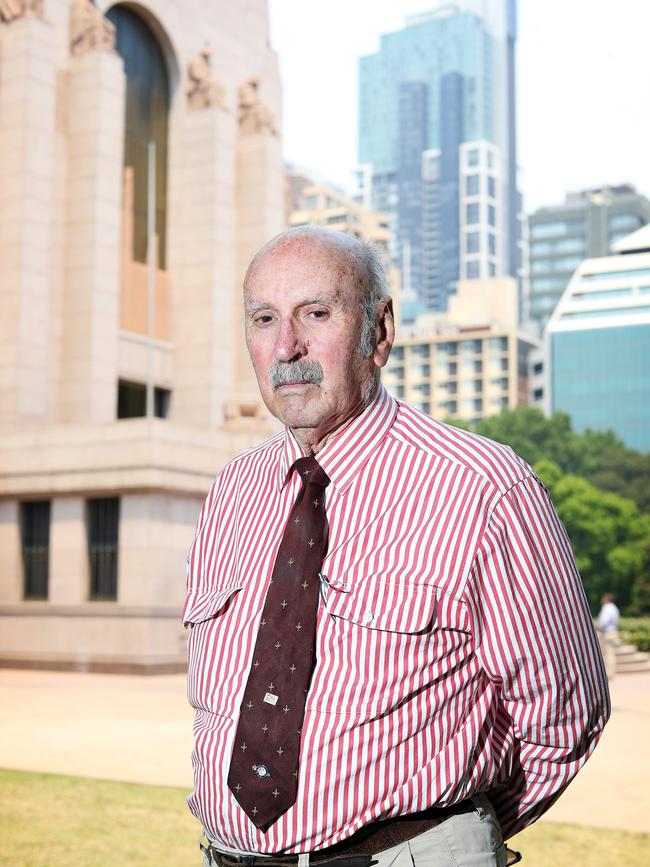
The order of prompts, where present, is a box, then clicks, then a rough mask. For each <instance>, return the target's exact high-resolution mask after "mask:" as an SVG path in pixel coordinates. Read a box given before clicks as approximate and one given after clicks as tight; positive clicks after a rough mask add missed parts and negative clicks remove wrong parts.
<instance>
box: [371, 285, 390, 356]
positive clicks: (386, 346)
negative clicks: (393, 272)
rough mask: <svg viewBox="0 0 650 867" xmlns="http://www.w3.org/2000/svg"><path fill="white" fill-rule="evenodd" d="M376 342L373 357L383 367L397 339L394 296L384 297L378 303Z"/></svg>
mask: <svg viewBox="0 0 650 867" xmlns="http://www.w3.org/2000/svg"><path fill="white" fill-rule="evenodd" d="M375 335H376V343H375V351H374V352H373V354H372V359H373V361H374V362H375V364H376V365H377V367H383V366H384V365H385V364H386V362H387V361H388V356H389V355H390V351H391V349H392V346H393V341H394V340H395V320H394V317H393V300H392V298H388V297H386V298H382V299H381V301H380V302H379V304H377V326H376V330H375Z"/></svg>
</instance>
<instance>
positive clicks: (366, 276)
mask: <svg viewBox="0 0 650 867" xmlns="http://www.w3.org/2000/svg"><path fill="white" fill-rule="evenodd" d="M293 249H302V250H305V251H309V250H312V251H313V252H314V254H316V255H318V256H320V257H322V258H323V259H324V260H325V261H327V262H328V264H329V267H331V269H332V271H333V272H334V273H336V274H337V275H338V276H339V278H340V279H349V280H351V282H352V283H353V284H354V286H355V287H356V289H357V293H358V298H359V304H360V305H361V308H362V316H363V318H362V324H361V333H360V336H359V352H360V353H361V355H363V356H364V357H366V358H367V357H369V356H370V355H371V354H372V350H373V335H374V330H375V326H376V318H377V304H378V303H379V302H380V301H381V300H382V298H387V297H389V293H388V287H387V285H386V276H385V273H384V266H383V263H382V261H381V259H380V257H379V254H378V253H377V250H376V249H375V248H374V247H373V246H372V244H369V243H368V242H366V241H363V240H360V239H359V238H355V237H354V236H353V235H347V234H346V233H344V232H336V231H333V230H332V229H325V228H323V227H322V226H311V225H309V226H297V227H295V228H293V229H286V230H285V231H284V232H281V233H280V234H279V235H276V236H275V238H272V239H271V240H270V241H268V242H267V243H266V244H265V245H264V246H263V247H261V248H260V249H259V250H258V252H257V253H256V254H255V255H254V256H253V258H252V260H251V263H250V265H249V266H248V270H247V271H246V276H245V278H244V294H246V290H247V285H248V283H249V281H250V279H251V277H252V275H253V274H254V272H255V271H256V270H257V268H258V267H259V266H260V265H261V264H262V262H265V263H266V262H269V261H270V262H273V260H274V259H276V258H278V259H279V257H281V256H282V255H283V254H284V253H286V252H288V251H290V250H293Z"/></svg>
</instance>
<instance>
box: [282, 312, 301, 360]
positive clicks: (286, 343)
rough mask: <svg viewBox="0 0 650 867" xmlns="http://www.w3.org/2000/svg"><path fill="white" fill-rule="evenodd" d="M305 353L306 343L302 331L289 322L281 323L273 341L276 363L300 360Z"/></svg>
mask: <svg viewBox="0 0 650 867" xmlns="http://www.w3.org/2000/svg"><path fill="white" fill-rule="evenodd" d="M306 352H307V341H306V340H305V337H304V334H303V333H302V329H301V328H299V327H298V326H297V325H296V324H295V323H294V322H292V321H291V320H285V321H283V322H281V323H280V330H279V331H278V336H277V339H276V341H275V357H276V358H277V359H278V361H294V360H295V359H297V358H302V356H303V355H305V354H306Z"/></svg>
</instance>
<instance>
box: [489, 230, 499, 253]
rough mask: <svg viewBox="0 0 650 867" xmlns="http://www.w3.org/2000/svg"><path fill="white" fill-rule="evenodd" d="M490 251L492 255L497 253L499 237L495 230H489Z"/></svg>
mask: <svg viewBox="0 0 650 867" xmlns="http://www.w3.org/2000/svg"><path fill="white" fill-rule="evenodd" d="M488 252H489V254H490V256H496V254H497V239H496V237H495V235H494V232H488Z"/></svg>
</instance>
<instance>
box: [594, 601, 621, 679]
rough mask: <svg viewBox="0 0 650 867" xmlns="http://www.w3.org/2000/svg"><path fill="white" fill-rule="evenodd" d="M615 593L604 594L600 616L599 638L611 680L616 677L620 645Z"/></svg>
mask: <svg viewBox="0 0 650 867" xmlns="http://www.w3.org/2000/svg"><path fill="white" fill-rule="evenodd" d="M615 598H616V597H615V596H614V594H613V593H603V596H602V598H601V600H600V605H601V608H600V612H599V614H598V636H599V638H600V646H601V648H602V651H603V658H604V660H605V670H606V671H607V677H608V679H609V680H614V678H615V677H616V648H617V647H618V645H619V638H618V619H619V617H620V612H619V610H618V608H617V606H616V605H615V603H614V599H615Z"/></svg>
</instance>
